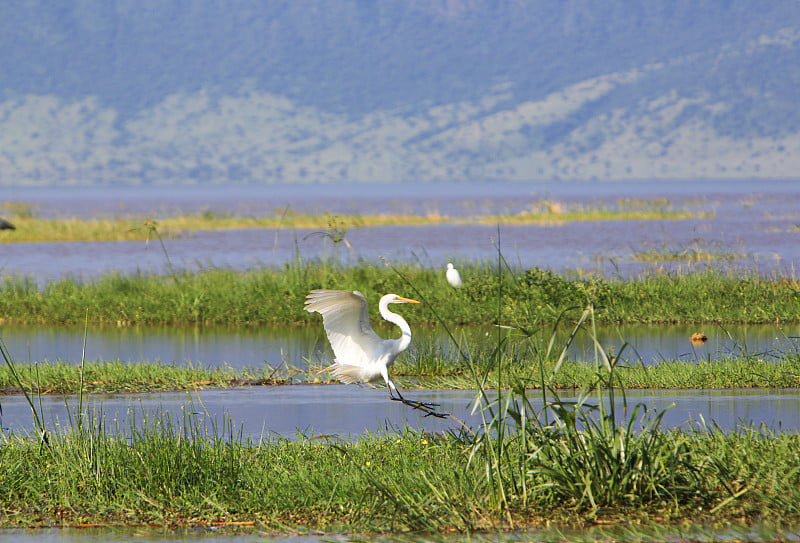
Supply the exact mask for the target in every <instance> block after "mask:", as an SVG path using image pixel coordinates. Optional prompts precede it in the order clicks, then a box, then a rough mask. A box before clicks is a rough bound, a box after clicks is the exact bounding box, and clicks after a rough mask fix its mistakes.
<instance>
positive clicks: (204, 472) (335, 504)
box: [0, 416, 800, 534]
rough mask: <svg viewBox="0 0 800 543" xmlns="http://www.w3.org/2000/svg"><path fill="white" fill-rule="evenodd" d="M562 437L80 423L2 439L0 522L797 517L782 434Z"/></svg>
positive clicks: (799, 477) (670, 521) (414, 522)
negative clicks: (349, 434) (285, 433)
mask: <svg viewBox="0 0 800 543" xmlns="http://www.w3.org/2000/svg"><path fill="white" fill-rule="evenodd" d="M573 431H574V429H569V428H567V429H563V428H559V427H558V426H555V425H546V426H539V427H528V428H527V429H525V430H524V431H520V432H516V431H515V432H511V433H508V434H506V435H505V436H504V438H503V440H502V442H499V441H491V440H490V441H486V437H485V436H484V437H483V438H481V437H477V436H476V437H473V436H457V435H454V434H445V435H436V436H434V435H427V434H420V433H417V432H414V431H411V430H408V429H406V430H405V431H401V432H400V433H399V434H387V435H383V436H381V435H378V436H367V437H364V438H362V439H360V440H359V441H347V440H340V439H338V438H336V437H327V438H326V439H301V440H299V441H296V442H292V441H289V440H286V439H277V438H271V439H268V440H267V441H262V442H254V441H252V440H250V439H247V438H242V437H239V436H237V434H236V431H235V429H233V428H230V427H223V428H220V427H214V428H208V427H206V426H205V425H204V422H203V420H202V417H197V416H191V417H190V416H185V417H184V419H183V420H177V421H175V420H170V419H169V418H167V417H162V418H161V419H158V418H156V419H155V420H151V421H150V422H149V423H146V424H140V425H139V426H138V427H135V428H126V429H125V432H122V431H120V430H119V429H114V428H101V427H97V426H94V427H90V426H89V425H88V424H85V425H84V426H83V427H82V429H80V430H76V431H72V432H68V433H66V434H48V435H47V438H46V440H37V439H35V438H34V437H33V436H31V437H29V438H25V437H16V436H8V435H6V436H3V437H2V447H0V504H2V507H0V525H2V526H5V527H9V526H26V527H35V526H47V527H52V526H84V525H87V524H89V525H125V526H151V527H152V526H164V527H168V528H171V529H175V528H180V527H182V526H192V527H198V526H209V527H212V526H214V527H218V526H228V527H230V528H233V529H241V528H242V527H247V526H252V527H254V528H259V529H262V530H268V531H279V532H287V531H289V532H291V531H294V530H300V531H327V532H340V531H346V532H351V531H357V532H387V531H388V532H392V533H395V534H396V533H400V532H405V531H427V532H437V531H451V530H457V531H462V532H469V531H475V530H485V529H490V530H491V529H510V528H516V529H519V528H522V529H539V528H545V527H549V528H550V529H553V528H554V527H558V528H561V529H565V528H586V527H589V526H606V527H608V526H611V525H614V526H616V527H617V528H618V529H622V530H643V531H645V533H646V530H647V529H648V526H649V525H651V524H659V525H661V530H662V531H664V532H667V533H669V532H670V527H673V528H672V529H673V530H675V529H679V530H685V529H686V528H687V527H688V526H690V525H692V524H695V523H698V524H699V523H703V524H704V525H705V526H706V527H709V526H712V527H713V526H720V527H727V528H730V526H729V524H730V523H734V524H736V525H744V526H747V525H752V524H754V523H760V524H766V525H772V526H776V527H781V526H783V527H786V526H797V525H798V523H800V515H799V514H798V511H797V507H796V505H797V503H798V501H800V490H798V489H800V474H798V471H797V456H796V455H797V452H796V451H797V450H798V448H800V438H798V436H797V435H796V434H783V435H775V434H771V433H769V432H759V431H757V430H753V431H749V432H743V433H737V434H732V435H726V434H725V433H723V432H721V431H716V430H710V431H708V432H706V431H698V432H696V433H695V432H677V431H662V430H659V429H657V428H651V429H649V430H648V431H646V432H644V433H643V435H640V436H637V435H634V434H630V433H628V432H627V431H626V430H625V428H624V427H622V428H620V427H616V428H615V429H614V430H613V432H612V431H611V430H609V431H608V432H606V433H600V434H597V435H590V436H588V437H587V438H586V441H585V442H584V443H583V445H581V444H580V443H576V442H573V441H572V439H574V438H575V437H576V436H575V434H574V433H573ZM209 436H210V437H209ZM618 446H624V447H627V449H626V452H627V454H629V455H630V458H628V459H626V458H625V457H624V454H623V456H619V451H616V452H615V447H618ZM576 447H581V448H584V447H585V449H584V450H583V452H582V453H578V451H577V450H576ZM498 454H499V457H498V456H497V455H498ZM589 463H595V465H594V466H592V465H589ZM615 471H617V472H618V473H614V472H615Z"/></svg>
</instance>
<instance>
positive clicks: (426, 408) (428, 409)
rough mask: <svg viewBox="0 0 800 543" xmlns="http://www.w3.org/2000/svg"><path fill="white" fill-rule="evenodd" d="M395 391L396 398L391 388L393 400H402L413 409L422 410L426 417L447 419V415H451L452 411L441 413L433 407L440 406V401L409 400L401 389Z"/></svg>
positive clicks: (390, 393)
mask: <svg viewBox="0 0 800 543" xmlns="http://www.w3.org/2000/svg"><path fill="white" fill-rule="evenodd" d="M395 392H397V397H396V398H395V396H394V394H392V391H391V389H390V390H389V397H390V398H391V399H392V401H395V402H402V403H403V404H404V405H407V406H409V407H411V408H413V409H418V410H419V411H422V412H423V413H425V416H426V417H436V418H440V419H446V418H447V417H449V416H450V413H439V412H438V411H436V410H435V409H433V408H434V407H439V404H438V403H432V402H419V401H417V400H407V399H406V398H404V397H403V395H402V394H400V391H399V390H395Z"/></svg>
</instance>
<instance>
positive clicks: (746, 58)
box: [0, 0, 800, 184]
mask: <svg viewBox="0 0 800 543" xmlns="http://www.w3.org/2000/svg"><path fill="white" fill-rule="evenodd" d="M0 50H2V51H3V54H2V55H0V73H2V74H3V84H2V85H0V89H2V90H1V91H0V184H13V183H20V182H28V183H50V182H126V183H128V182H143V181H144V182H169V181H209V182H213V181H228V180H234V181H263V182H269V181H298V180H302V181H328V180H340V179H341V180H359V181H371V180H377V181H385V180H407V179H422V180H438V179H485V178H510V179H534V178H550V177H553V176H559V177H568V178H573V177H589V178H595V177H596V178H599V179H602V178H621V177H695V176H722V177H725V176H737V177H738V176H741V177H747V176H754V177H758V176H779V177H786V176H792V175H794V172H796V171H797V166H798V165H800V164H797V161H796V160H795V159H794V158H793V156H798V155H797V153H795V151H796V150H797V147H798V129H797V127H798V126H800V123H799V122H798V121H800V118H798V117H799V116H800V113H799V112H798V108H797V107H796V101H797V99H796V95H797V89H798V88H800V87H799V86H798V83H800V81H799V80H800V2H766V3H764V2H758V1H753V0H750V1H741V0H740V1H731V0H709V1H707V2H702V3H697V2H689V1H678V0H652V1H638V2H635V1H632V0H609V1H608V2H590V1H588V0H585V1H580V0H572V1H566V2H558V3H554V2H551V1H548V0H531V1H526V2H497V1H496V0H462V1H458V0H441V1H436V0H429V1H422V0H414V1H411V0H409V1H401V0H386V1H382V2H374V1H370V0H341V1H337V2H329V1H322V0H287V1H283V2H278V1H273V2H261V1H256V0H239V1H221V0H175V1H171V2H157V1H155V0H151V1H144V2H142V1H141V0H139V1H136V2H134V1H132V0H74V1H72V2H65V3H52V2H45V1H44V0H32V1H25V2H18V3H4V4H0Z"/></svg>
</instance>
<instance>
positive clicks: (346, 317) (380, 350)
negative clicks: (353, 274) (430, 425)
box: [304, 290, 448, 418]
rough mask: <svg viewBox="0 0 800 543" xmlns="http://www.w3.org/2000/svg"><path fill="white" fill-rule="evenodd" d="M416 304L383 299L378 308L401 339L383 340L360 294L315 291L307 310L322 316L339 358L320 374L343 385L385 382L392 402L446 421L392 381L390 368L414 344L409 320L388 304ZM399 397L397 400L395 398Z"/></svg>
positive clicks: (430, 405) (392, 296) (394, 296)
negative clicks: (395, 328)
mask: <svg viewBox="0 0 800 543" xmlns="http://www.w3.org/2000/svg"><path fill="white" fill-rule="evenodd" d="M418 303H419V302H418V301H417V300H411V299H409V298H403V297H401V296H398V295H397V294H387V295H385V296H383V297H382V298H381V300H380V302H379V304H378V308H379V309H380V313H381V316H382V317H383V318H384V319H386V320H387V321H389V322H391V323H392V324H396V325H397V326H399V327H400V331H401V332H402V335H401V336H400V339H381V338H380V337H379V336H378V334H376V333H375V331H374V330H373V329H372V326H370V324H369V311H368V309H367V298H366V297H365V296H364V295H363V294H361V293H360V292H359V291H357V290H354V291H352V292H351V291H349V290H312V291H311V292H309V293H308V296H306V302H305V307H304V309H305V310H306V311H308V312H309V313H314V312H316V313H319V314H320V315H322V325H323V326H324V327H325V333H326V334H327V335H328V341H329V342H330V344H331V347H332V348H333V354H334V356H335V357H336V358H335V361H334V363H333V364H331V365H330V366H328V367H327V368H325V369H323V370H321V371H329V372H331V373H332V374H333V375H334V376H335V377H336V378H337V379H339V380H340V381H341V382H343V383H348V384H349V383H357V382H367V383H370V382H374V381H380V380H381V379H383V380H384V382H385V383H386V386H387V388H388V389H389V397H390V398H391V399H392V400H395V401H399V402H403V403H404V404H406V405H408V406H410V407H413V408H414V409H419V410H421V411H424V412H425V416H426V417H427V416H430V415H433V416H434V417H440V418H443V417H446V416H448V415H447V414H444V413H437V412H435V411H434V410H433V409H432V408H433V407H436V406H438V404H434V403H426V402H418V401H414V400H407V399H405V398H404V397H403V395H402V394H400V391H399V390H397V387H396V386H395V384H394V382H393V381H392V380H391V379H390V378H389V366H391V365H392V364H393V363H394V360H395V358H397V355H399V354H400V353H402V352H403V351H405V350H406V349H407V348H408V345H409V344H410V343H411V328H409V326H408V323H407V322H406V320H405V319H404V318H403V317H401V316H400V315H398V314H397V313H392V312H391V311H389V304H418ZM395 395H396V396H395Z"/></svg>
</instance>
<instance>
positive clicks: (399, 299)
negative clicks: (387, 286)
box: [394, 296, 419, 304]
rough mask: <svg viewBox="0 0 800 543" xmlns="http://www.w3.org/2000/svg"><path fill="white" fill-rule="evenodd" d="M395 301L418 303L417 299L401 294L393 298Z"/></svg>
mask: <svg viewBox="0 0 800 543" xmlns="http://www.w3.org/2000/svg"><path fill="white" fill-rule="evenodd" d="M394 301H395V302H399V303H401V304H418V303H419V302H418V301H417V300H412V299H411V298H403V297H402V296H398V297H397V298H395V300H394Z"/></svg>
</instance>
